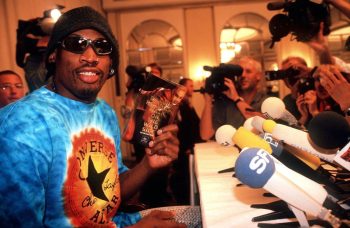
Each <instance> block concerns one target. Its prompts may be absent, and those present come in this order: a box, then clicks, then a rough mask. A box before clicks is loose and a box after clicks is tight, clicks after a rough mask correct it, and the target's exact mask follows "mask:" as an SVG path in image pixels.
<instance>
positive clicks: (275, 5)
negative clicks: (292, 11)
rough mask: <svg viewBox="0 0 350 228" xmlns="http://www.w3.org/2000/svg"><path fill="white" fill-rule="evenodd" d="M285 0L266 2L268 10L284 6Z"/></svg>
mask: <svg viewBox="0 0 350 228" xmlns="http://www.w3.org/2000/svg"><path fill="white" fill-rule="evenodd" d="M285 5H286V4H285V2H270V3H268V4H267V9H268V10H281V9H284V7H285Z"/></svg>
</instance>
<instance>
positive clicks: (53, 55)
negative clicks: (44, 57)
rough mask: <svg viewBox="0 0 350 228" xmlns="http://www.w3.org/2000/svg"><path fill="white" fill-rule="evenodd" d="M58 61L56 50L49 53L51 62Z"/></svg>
mask: <svg viewBox="0 0 350 228" xmlns="http://www.w3.org/2000/svg"><path fill="white" fill-rule="evenodd" d="M54 62H56V50H55V51H54V52H52V53H51V55H49V63H54Z"/></svg>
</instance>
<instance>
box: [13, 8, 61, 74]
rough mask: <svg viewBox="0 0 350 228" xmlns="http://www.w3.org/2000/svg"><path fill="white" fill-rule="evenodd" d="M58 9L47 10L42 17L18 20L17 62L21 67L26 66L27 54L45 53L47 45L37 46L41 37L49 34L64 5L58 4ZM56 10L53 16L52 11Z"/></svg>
mask: <svg viewBox="0 0 350 228" xmlns="http://www.w3.org/2000/svg"><path fill="white" fill-rule="evenodd" d="M56 7H57V9H51V10H45V11H44V13H43V16H42V17H37V18H34V19H30V20H27V21H25V20H18V27H17V43H16V63H17V65H18V66H20V67H22V68H23V67H24V66H25V59H26V56H27V54H37V53H43V52H44V51H45V49H46V47H37V42H38V40H39V38H40V37H44V36H49V35H50V34H51V32H52V29H53V27H54V25H55V23H56V20H57V19H58V17H59V16H60V15H61V12H60V10H61V9H63V8H64V6H61V5H56ZM52 11H54V12H55V17H57V18H53V17H52V15H51V13H52Z"/></svg>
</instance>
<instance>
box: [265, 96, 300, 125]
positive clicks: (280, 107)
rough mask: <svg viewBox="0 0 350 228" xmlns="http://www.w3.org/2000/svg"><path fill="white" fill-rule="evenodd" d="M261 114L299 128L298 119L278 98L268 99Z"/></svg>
mask: <svg viewBox="0 0 350 228" xmlns="http://www.w3.org/2000/svg"><path fill="white" fill-rule="evenodd" d="M261 112H262V113H263V114H264V115H265V116H266V117H268V118H269V119H280V120H283V121H285V122H287V123H288V125H289V126H298V121H297V119H296V118H295V117H294V116H293V115H292V114H291V113H290V112H288V111H287V110H286V106H285V104H284V103H283V101H282V100H281V99H279V98H277V97H269V98H266V99H265V100H264V101H263V103H262V104H261Z"/></svg>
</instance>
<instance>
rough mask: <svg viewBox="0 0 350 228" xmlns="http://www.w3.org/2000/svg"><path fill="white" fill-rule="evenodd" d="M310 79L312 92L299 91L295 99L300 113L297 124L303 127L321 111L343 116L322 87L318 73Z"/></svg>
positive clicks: (336, 104) (337, 105)
mask: <svg viewBox="0 0 350 228" xmlns="http://www.w3.org/2000/svg"><path fill="white" fill-rule="evenodd" d="M310 77H313V79H314V87H315V88H314V90H308V91H307V92H305V93H302V92H300V91H299V96H298V98H297V106H298V109H299V112H300V113H301V118H300V119H299V123H300V124H302V125H304V126H305V125H307V123H308V121H309V120H310V119H311V118H313V117H315V116H316V115H317V114H319V113H320V112H323V111H334V112H337V113H340V114H343V112H342V110H341V108H340V106H339V104H338V103H337V102H336V101H334V99H333V98H332V97H331V96H330V94H329V93H328V91H327V90H326V89H325V88H324V87H323V86H322V84H321V82H320V76H319V73H317V72H315V73H313V74H312V75H310Z"/></svg>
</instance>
